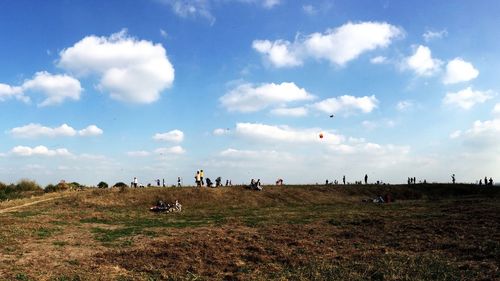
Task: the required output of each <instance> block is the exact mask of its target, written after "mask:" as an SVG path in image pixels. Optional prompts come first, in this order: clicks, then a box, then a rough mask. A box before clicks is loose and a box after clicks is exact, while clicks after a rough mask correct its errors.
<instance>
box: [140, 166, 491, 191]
mask: <svg viewBox="0 0 500 281" xmlns="http://www.w3.org/2000/svg"><path fill="white" fill-rule="evenodd" d="M194 179H195V184H196V187H222V186H233V184H232V181H231V180H230V179H226V181H225V184H224V183H223V181H222V178H221V177H220V176H218V177H217V178H216V179H215V182H214V181H212V180H211V179H210V178H207V177H205V172H204V171H203V170H202V169H200V170H197V171H196V173H195V176H194ZM154 182H155V185H156V186H157V187H161V186H163V187H166V186H167V185H166V183H165V179H161V180H160V179H155V180H154ZM451 182H452V184H456V182H457V181H456V176H455V174H452V175H451ZM418 183H419V184H427V180H425V179H424V180H423V181H422V180H420V181H418ZM325 184H326V185H339V184H340V182H339V181H337V180H336V179H335V180H333V181H330V180H328V179H326V180H325ZM342 184H344V185H350V184H354V185H362V184H365V185H367V184H369V183H368V174H365V176H364V177H363V180H360V181H354V182H347V181H346V176H345V175H343V176H342ZM371 184H376V185H386V183H384V182H382V181H380V180H377V181H376V182H375V183H371ZM407 184H408V185H412V184H417V178H416V177H408V178H407ZM476 184H478V185H480V186H493V185H494V182H493V178H492V177H490V178H489V179H488V177H484V179H479V181H476ZM276 185H277V186H281V185H283V179H282V178H278V179H277V180H276ZM130 186H131V187H144V185H143V184H140V183H139V181H138V179H137V177H134V179H133V181H132V182H131V183H130ZM147 186H148V187H150V186H153V185H151V183H148V184H147ZM172 186H175V185H172ZM181 186H183V182H182V178H181V177H177V187H181ZM248 187H250V188H251V189H257V190H262V185H261V183H260V179H258V180H254V179H251V181H250V185H248Z"/></svg>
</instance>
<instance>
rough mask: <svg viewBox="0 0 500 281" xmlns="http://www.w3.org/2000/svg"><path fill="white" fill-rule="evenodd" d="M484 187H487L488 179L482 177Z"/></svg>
mask: <svg viewBox="0 0 500 281" xmlns="http://www.w3.org/2000/svg"><path fill="white" fill-rule="evenodd" d="M484 185H488V178H487V177H484Z"/></svg>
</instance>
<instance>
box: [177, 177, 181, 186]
mask: <svg viewBox="0 0 500 281" xmlns="http://www.w3.org/2000/svg"><path fill="white" fill-rule="evenodd" d="M177 186H178V187H181V177H177Z"/></svg>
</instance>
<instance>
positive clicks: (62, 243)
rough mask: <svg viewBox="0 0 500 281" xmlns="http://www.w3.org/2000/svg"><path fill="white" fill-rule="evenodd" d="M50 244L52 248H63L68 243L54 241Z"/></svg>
mask: <svg viewBox="0 0 500 281" xmlns="http://www.w3.org/2000/svg"><path fill="white" fill-rule="evenodd" d="M52 244H53V245H54V246H58V247H64V246H66V245H68V243H67V242H64V241H54V242H52Z"/></svg>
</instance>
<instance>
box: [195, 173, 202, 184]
mask: <svg viewBox="0 0 500 281" xmlns="http://www.w3.org/2000/svg"><path fill="white" fill-rule="evenodd" d="M194 178H195V181H196V186H197V187H201V175H200V171H196V175H194Z"/></svg>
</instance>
